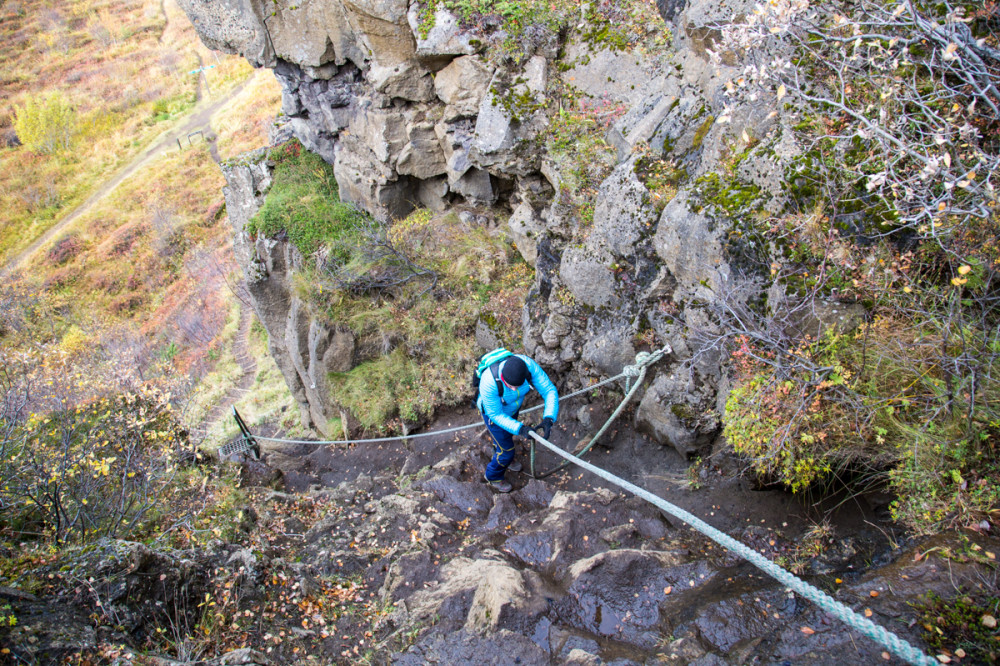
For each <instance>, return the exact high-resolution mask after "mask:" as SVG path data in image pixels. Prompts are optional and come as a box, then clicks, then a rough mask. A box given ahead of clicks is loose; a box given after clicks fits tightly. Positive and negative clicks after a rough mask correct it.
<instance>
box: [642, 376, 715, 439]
mask: <svg viewBox="0 0 1000 666" xmlns="http://www.w3.org/2000/svg"><path fill="white" fill-rule="evenodd" d="M711 393H712V390H711V388H709V387H704V388H698V387H696V385H695V383H694V382H693V381H690V380H688V379H682V378H679V377H675V376H673V375H663V374H661V375H659V376H657V378H656V379H655V380H654V381H653V383H652V384H651V385H650V387H649V388H648V389H646V394H645V395H644V396H643V397H642V401H641V402H640V403H639V409H638V410H637V411H636V415H635V427H636V429H637V430H638V431H639V432H643V433H645V434H647V435H649V436H650V437H652V438H653V439H654V440H655V441H657V442H659V443H660V444H663V445H666V446H672V447H673V448H674V449H676V450H677V452H678V453H679V454H681V455H682V456H684V457H688V456H691V455H694V454H695V453H696V452H698V451H699V450H700V449H702V448H704V447H706V446H709V445H710V444H711V443H712V439H714V437H715V435H716V433H717V432H718V429H719V423H718V419H717V418H716V417H714V416H713V415H712V414H711V412H710V410H708V409H707V408H706V407H707V406H714V404H712V403H713V401H712V399H711V398H712V396H711Z"/></svg>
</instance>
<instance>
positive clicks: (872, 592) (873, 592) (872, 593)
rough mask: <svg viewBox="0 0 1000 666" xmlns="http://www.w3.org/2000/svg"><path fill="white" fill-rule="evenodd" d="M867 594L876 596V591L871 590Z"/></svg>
mask: <svg viewBox="0 0 1000 666" xmlns="http://www.w3.org/2000/svg"><path fill="white" fill-rule="evenodd" d="M868 594H870V595H871V596H872V597H877V596H878V592H876V591H875V590H872V591H871V592H869V593H868Z"/></svg>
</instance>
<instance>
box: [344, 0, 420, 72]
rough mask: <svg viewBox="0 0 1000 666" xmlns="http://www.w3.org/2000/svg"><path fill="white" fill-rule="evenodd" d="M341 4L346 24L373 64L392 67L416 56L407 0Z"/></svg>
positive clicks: (359, 0)
mask: <svg viewBox="0 0 1000 666" xmlns="http://www.w3.org/2000/svg"><path fill="white" fill-rule="evenodd" d="M342 1H343V3H344V8H345V9H346V12H347V19H348V22H349V24H350V25H351V26H352V27H353V28H354V31H355V34H356V35H357V36H358V41H359V42H360V44H362V45H364V47H366V49H367V53H368V55H369V57H370V58H371V59H372V61H373V62H375V63H378V64H379V65H381V66H389V65H396V64H399V63H402V62H406V61H408V60H410V59H411V58H413V57H414V56H415V55H416V51H417V45H416V40H415V39H414V37H413V32H412V31H411V30H410V24H409V22H408V21H407V18H406V14H407V9H408V4H409V3H408V2H407V0H342ZM332 4H336V3H332Z"/></svg>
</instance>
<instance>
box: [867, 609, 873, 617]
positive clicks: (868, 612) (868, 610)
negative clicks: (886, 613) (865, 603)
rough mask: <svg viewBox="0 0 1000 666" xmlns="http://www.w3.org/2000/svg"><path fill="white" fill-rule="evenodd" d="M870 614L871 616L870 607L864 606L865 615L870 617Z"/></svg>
mask: <svg viewBox="0 0 1000 666" xmlns="http://www.w3.org/2000/svg"><path fill="white" fill-rule="evenodd" d="M871 616H872V609H871V608H866V609H865V617H871Z"/></svg>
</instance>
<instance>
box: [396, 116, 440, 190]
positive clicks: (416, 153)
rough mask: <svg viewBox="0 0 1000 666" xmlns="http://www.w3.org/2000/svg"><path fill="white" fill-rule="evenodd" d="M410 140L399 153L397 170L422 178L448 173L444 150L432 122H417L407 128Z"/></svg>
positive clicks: (403, 173)
mask: <svg viewBox="0 0 1000 666" xmlns="http://www.w3.org/2000/svg"><path fill="white" fill-rule="evenodd" d="M407 136H408V138H409V141H408V142H407V143H406V145H405V146H403V149H402V150H401V151H400V153H399V161H398V162H397V164H396V172H397V173H399V174H401V175H406V176H415V177H417V178H420V179H426V178H433V177H434V176H440V175H443V174H445V173H447V167H446V164H445V159H444V152H442V150H441V143H440V142H439V141H438V138H437V134H435V131H434V125H432V124H430V123H426V122H425V123H416V124H413V125H410V126H409V127H408V128H407Z"/></svg>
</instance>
